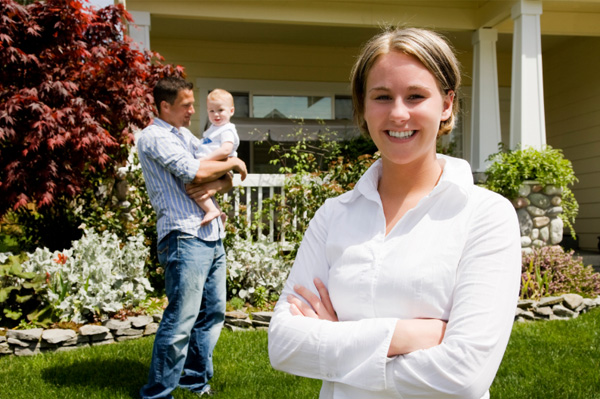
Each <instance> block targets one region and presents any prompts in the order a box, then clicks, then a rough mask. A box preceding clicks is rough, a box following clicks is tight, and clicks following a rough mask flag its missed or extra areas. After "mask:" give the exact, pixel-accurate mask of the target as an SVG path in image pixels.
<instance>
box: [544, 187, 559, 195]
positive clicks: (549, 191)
mask: <svg viewBox="0 0 600 399" xmlns="http://www.w3.org/2000/svg"><path fill="white" fill-rule="evenodd" d="M562 192H563V190H562V188H560V187H557V186H555V185H552V184H548V185H547V186H546V187H544V194H546V195H550V196H552V195H561V194H562Z"/></svg>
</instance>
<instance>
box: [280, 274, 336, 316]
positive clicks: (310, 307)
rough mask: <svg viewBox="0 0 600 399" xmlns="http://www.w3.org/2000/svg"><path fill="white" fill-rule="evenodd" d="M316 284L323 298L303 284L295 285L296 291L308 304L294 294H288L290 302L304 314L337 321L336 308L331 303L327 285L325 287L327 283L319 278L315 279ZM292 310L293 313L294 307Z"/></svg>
mask: <svg viewBox="0 0 600 399" xmlns="http://www.w3.org/2000/svg"><path fill="white" fill-rule="evenodd" d="M315 286H316V287H317V291H318V292H319V295H320V296H321V298H319V296H317V295H315V294H313V293H312V292H311V291H310V290H309V289H308V288H306V287H304V286H301V285H296V286H294V291H295V292H296V293H297V294H298V295H299V296H300V297H302V298H304V300H306V302H308V304H306V303H305V302H303V301H302V300H300V299H299V298H297V297H296V296H294V295H289V296H288V298H287V300H288V302H289V303H290V304H292V305H294V306H295V307H296V308H297V309H298V311H299V312H300V314H302V315H303V316H306V317H313V318H318V319H323V320H330V321H337V316H336V314H335V310H334V309H333V305H332V304H331V299H330V298H329V292H328V291H327V287H325V284H323V283H322V282H321V280H319V279H315ZM290 311H292V313H293V312H294V310H292V309H290Z"/></svg>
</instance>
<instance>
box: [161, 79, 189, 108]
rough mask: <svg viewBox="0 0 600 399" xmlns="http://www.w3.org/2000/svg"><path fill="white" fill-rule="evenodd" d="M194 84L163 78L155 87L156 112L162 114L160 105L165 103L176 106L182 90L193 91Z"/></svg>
mask: <svg viewBox="0 0 600 399" xmlns="http://www.w3.org/2000/svg"><path fill="white" fill-rule="evenodd" d="M193 88H194V84H193V83H191V82H188V81H186V80H185V79H182V78H178V77H168V78H162V79H161V80H159V81H158V82H157V83H156V86H154V90H153V94H154V104H156V110H157V111H158V112H159V113H160V103H161V102H163V101H166V102H168V103H169V104H171V105H172V104H174V103H175V100H176V99H177V94H178V93H179V92H180V91H181V90H192V89H193Z"/></svg>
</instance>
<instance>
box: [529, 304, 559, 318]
mask: <svg viewBox="0 0 600 399" xmlns="http://www.w3.org/2000/svg"><path fill="white" fill-rule="evenodd" d="M533 312H534V313H535V314H538V315H540V316H544V318H548V317H550V315H551V314H553V313H554V312H553V311H552V308H551V307H550V306H542V307H538V308H535V310H534V311H533Z"/></svg>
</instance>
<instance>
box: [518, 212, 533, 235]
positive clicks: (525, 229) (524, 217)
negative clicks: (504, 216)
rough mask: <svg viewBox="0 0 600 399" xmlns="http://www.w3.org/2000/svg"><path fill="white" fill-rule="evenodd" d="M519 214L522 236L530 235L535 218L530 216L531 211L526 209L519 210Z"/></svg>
mask: <svg viewBox="0 0 600 399" xmlns="http://www.w3.org/2000/svg"><path fill="white" fill-rule="evenodd" d="M517 216H518V218H519V227H520V228H521V236H528V235H529V234H530V233H531V229H532V228H533V220H531V216H529V212H527V210H525V209H519V210H517Z"/></svg>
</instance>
